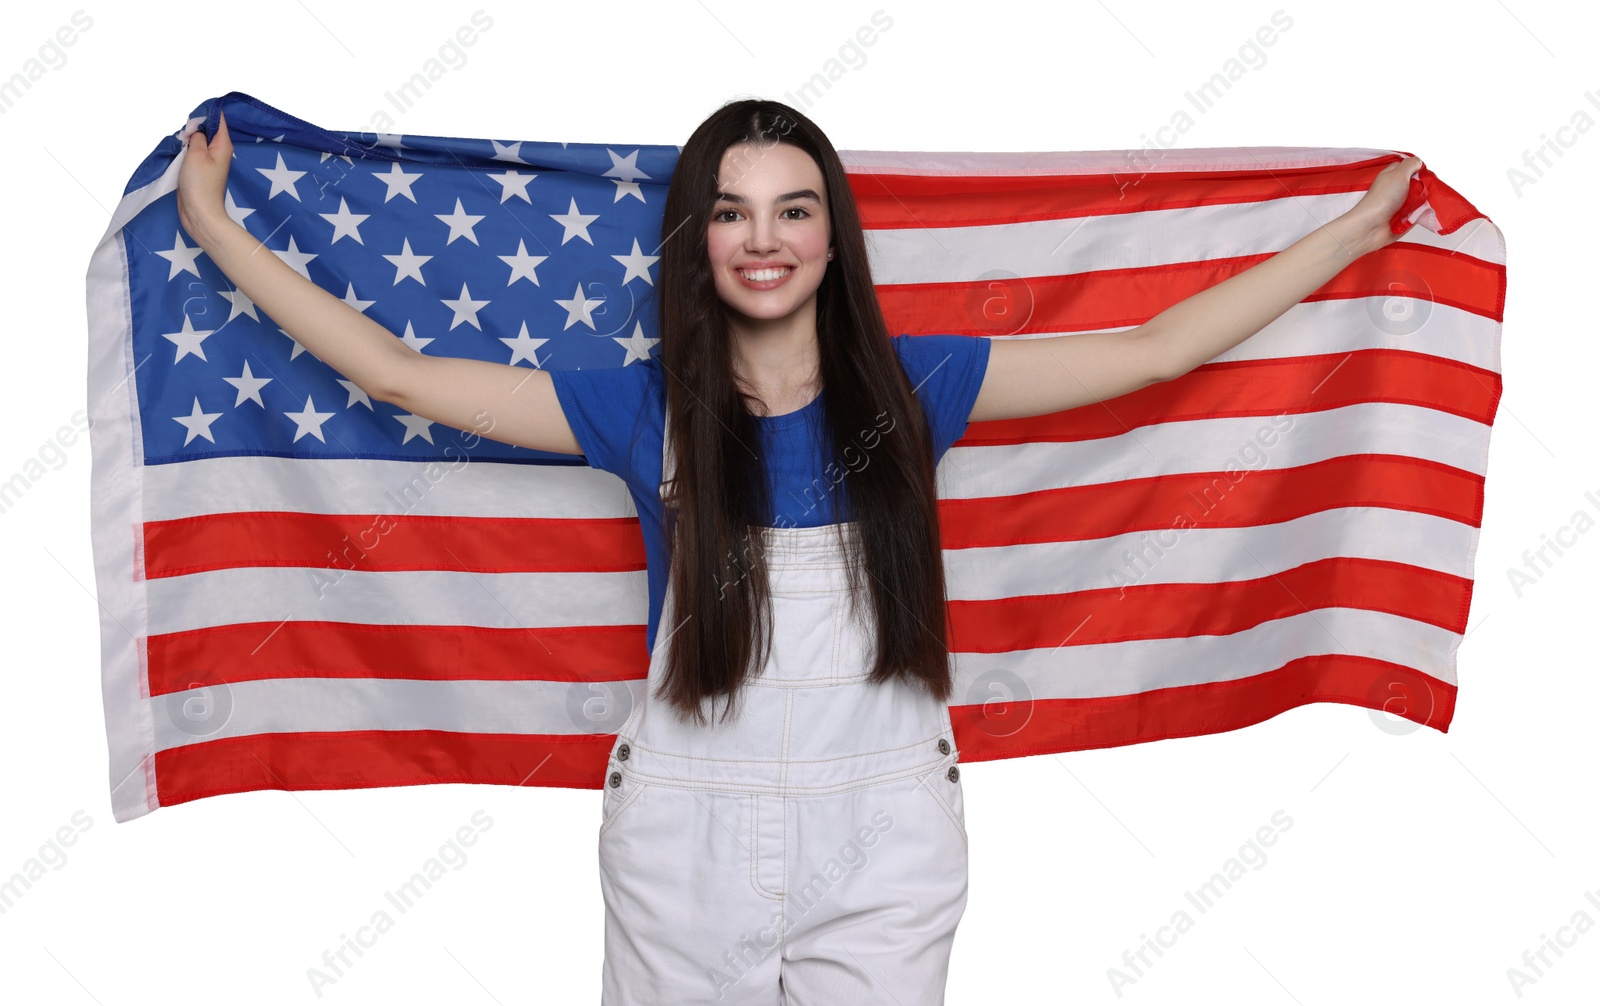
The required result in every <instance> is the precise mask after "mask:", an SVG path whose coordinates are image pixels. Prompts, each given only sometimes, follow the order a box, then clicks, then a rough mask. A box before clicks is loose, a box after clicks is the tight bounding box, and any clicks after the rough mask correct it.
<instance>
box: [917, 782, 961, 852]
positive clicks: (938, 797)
mask: <svg viewBox="0 0 1600 1006" xmlns="http://www.w3.org/2000/svg"><path fill="white" fill-rule="evenodd" d="M945 771H946V772H948V771H950V770H949V769H945ZM936 775H937V776H938V778H939V780H940V781H942V780H944V778H945V777H944V775H943V773H938V772H930V773H928V776H927V778H926V780H925V781H924V782H923V784H922V785H920V786H918V787H917V788H918V789H924V790H927V791H928V795H929V796H930V797H932V798H933V802H934V803H937V804H938V805H939V809H940V810H942V811H944V816H945V817H948V818H949V819H950V823H951V824H953V825H955V828H956V831H957V832H958V833H959V834H960V836H961V843H962V844H963V845H966V844H967V826H966V825H965V824H963V823H962V822H961V821H960V820H958V819H957V818H956V812H955V810H954V809H953V808H952V807H951V806H950V804H949V802H948V801H947V800H945V798H944V796H943V795H942V794H940V793H938V792H937V791H935V789H934V787H935V786H937V785H939V782H937V781H935V780H934V776H936ZM951 785H959V783H952V784H951Z"/></svg>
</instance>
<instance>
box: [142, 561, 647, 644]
mask: <svg viewBox="0 0 1600 1006" xmlns="http://www.w3.org/2000/svg"><path fill="white" fill-rule="evenodd" d="M341 573H342V576H341V575H340V574H341ZM313 574H316V575H317V576H320V577H322V578H324V580H323V582H324V583H326V581H327V580H329V579H336V580H337V582H333V583H331V584H327V585H326V587H325V589H324V590H322V592H321V593H320V596H319V592H318V580H317V579H315V578H314V575H313ZM146 582H147V583H148V584H149V592H150V632H151V634H160V633H164V632H181V631H183V630H185V629H198V628H205V627H209V626H213V625H228V624H232V623H235V622H267V623H269V624H272V625H275V624H277V623H278V622H281V621H283V620H285V619H293V620H296V621H301V620H306V619H315V620H331V621H337V622H364V623H368V624H372V625H477V626H490V627H493V628H501V629H518V628H527V629H529V630H531V631H532V634H533V636H534V637H537V635H538V630H539V629H540V628H544V627H557V626H580V625H643V624H644V621H645V616H646V610H647V608H646V606H647V602H648V598H647V597H646V596H645V590H646V583H647V581H646V578H645V573H644V572H643V571H634V572H627V573H462V572H449V571H443V570H406V571H401V572H393V573H374V572H353V571H343V570H329V569H315V570H314V569H310V568H307V567H302V566H245V567H241V568H238V569H217V570H209V571H207V572H203V573H190V574H187V575H185V576H170V577H159V578H157V579H154V580H149V581H146ZM265 636H266V633H265V632H263V638H265ZM530 645H537V644H536V643H533V642H531V641H530Z"/></svg>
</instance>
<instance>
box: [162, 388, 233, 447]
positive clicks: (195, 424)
mask: <svg viewBox="0 0 1600 1006" xmlns="http://www.w3.org/2000/svg"><path fill="white" fill-rule="evenodd" d="M221 415H222V413H220V412H201V411H200V399H198V398H196V399H195V400H194V410H193V411H191V412H190V413H189V414H188V415H187V416H173V417H172V418H173V420H174V421H175V422H179V423H182V424H183V427H184V429H186V430H188V431H189V432H188V434H187V435H186V436H185V437H184V438H183V446H185V447H188V446H189V441H191V440H193V439H194V438H195V437H197V436H198V437H205V438H206V439H207V440H209V441H211V442H212V443H216V442H217V439H216V438H215V437H213V436H212V435H211V424H212V423H214V422H216V421H217V417H219V416H221Z"/></svg>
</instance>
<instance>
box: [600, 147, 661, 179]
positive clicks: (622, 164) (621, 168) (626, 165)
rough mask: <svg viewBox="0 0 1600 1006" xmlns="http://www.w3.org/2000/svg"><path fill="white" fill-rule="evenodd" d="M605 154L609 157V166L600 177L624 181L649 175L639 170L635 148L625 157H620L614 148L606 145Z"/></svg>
mask: <svg viewBox="0 0 1600 1006" xmlns="http://www.w3.org/2000/svg"><path fill="white" fill-rule="evenodd" d="M606 154H607V155H609V156H610V158H611V167H610V168H608V169H606V170H605V171H604V172H603V173H602V174H601V175H600V177H601V178H620V179H622V180H623V181H625V182H637V181H638V180H639V179H641V178H649V177H650V176H649V175H647V174H645V173H644V172H643V171H640V170H639V151H637V150H635V151H634V152H633V153H631V154H629V155H628V156H627V157H621V156H618V154H617V152H616V151H615V150H612V149H611V148H610V147H607V148H606Z"/></svg>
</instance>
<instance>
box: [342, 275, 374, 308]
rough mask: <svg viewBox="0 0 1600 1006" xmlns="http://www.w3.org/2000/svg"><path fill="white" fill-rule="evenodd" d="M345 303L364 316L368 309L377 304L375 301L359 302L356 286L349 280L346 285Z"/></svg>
mask: <svg viewBox="0 0 1600 1006" xmlns="http://www.w3.org/2000/svg"><path fill="white" fill-rule="evenodd" d="M344 302H345V303H346V304H349V305H350V306H351V307H353V308H355V309H356V310H357V311H360V312H361V313H362V314H366V313H367V308H369V307H371V306H372V305H374V304H376V303H377V301H375V300H357V299H356V285H355V284H354V283H352V282H350V281H349V280H345V284H344Z"/></svg>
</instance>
